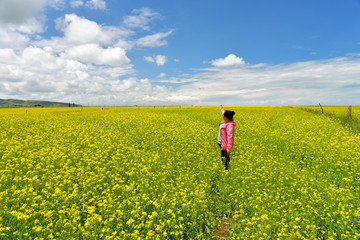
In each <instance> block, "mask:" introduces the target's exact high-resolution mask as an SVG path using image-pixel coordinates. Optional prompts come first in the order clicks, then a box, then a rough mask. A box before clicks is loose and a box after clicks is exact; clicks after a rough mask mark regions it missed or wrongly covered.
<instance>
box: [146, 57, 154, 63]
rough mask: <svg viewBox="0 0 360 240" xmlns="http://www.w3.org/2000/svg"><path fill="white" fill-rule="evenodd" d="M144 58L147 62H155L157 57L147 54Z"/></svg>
mask: <svg viewBox="0 0 360 240" xmlns="http://www.w3.org/2000/svg"><path fill="white" fill-rule="evenodd" d="M144 60H145V61H147V62H155V59H154V58H153V57H151V56H145V57H144Z"/></svg>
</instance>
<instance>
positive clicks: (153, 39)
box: [136, 31, 173, 47]
mask: <svg viewBox="0 0 360 240" xmlns="http://www.w3.org/2000/svg"><path fill="white" fill-rule="evenodd" d="M172 32H173V31H168V32H161V33H155V34H152V35H148V36H145V37H142V38H139V39H138V40H137V41H136V45H137V46H139V47H161V46H165V45H167V41H166V40H164V38H166V37H168V36H169V35H170V34H171V33H172Z"/></svg>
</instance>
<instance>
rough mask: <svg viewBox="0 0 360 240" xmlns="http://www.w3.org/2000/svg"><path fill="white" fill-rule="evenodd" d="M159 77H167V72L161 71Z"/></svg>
mask: <svg viewBox="0 0 360 240" xmlns="http://www.w3.org/2000/svg"><path fill="white" fill-rule="evenodd" d="M157 77H158V78H164V77H166V73H160V74H159V75H158V76H157Z"/></svg>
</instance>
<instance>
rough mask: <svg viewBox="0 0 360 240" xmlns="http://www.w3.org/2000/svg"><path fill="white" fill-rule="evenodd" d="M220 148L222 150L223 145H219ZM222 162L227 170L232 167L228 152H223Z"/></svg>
mask: <svg viewBox="0 0 360 240" xmlns="http://www.w3.org/2000/svg"><path fill="white" fill-rule="evenodd" d="M219 147H220V149H221V144H219ZM221 160H222V162H223V163H224V165H225V169H226V170H229V166H230V156H229V154H228V153H227V151H226V150H221Z"/></svg>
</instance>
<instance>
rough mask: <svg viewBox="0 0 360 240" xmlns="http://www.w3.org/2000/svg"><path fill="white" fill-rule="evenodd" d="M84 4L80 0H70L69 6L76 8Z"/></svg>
mask: <svg viewBox="0 0 360 240" xmlns="http://www.w3.org/2000/svg"><path fill="white" fill-rule="evenodd" d="M83 5H84V2H83V1H82V0H73V1H71V2H70V6H71V7H73V8H78V7H81V6H83Z"/></svg>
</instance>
